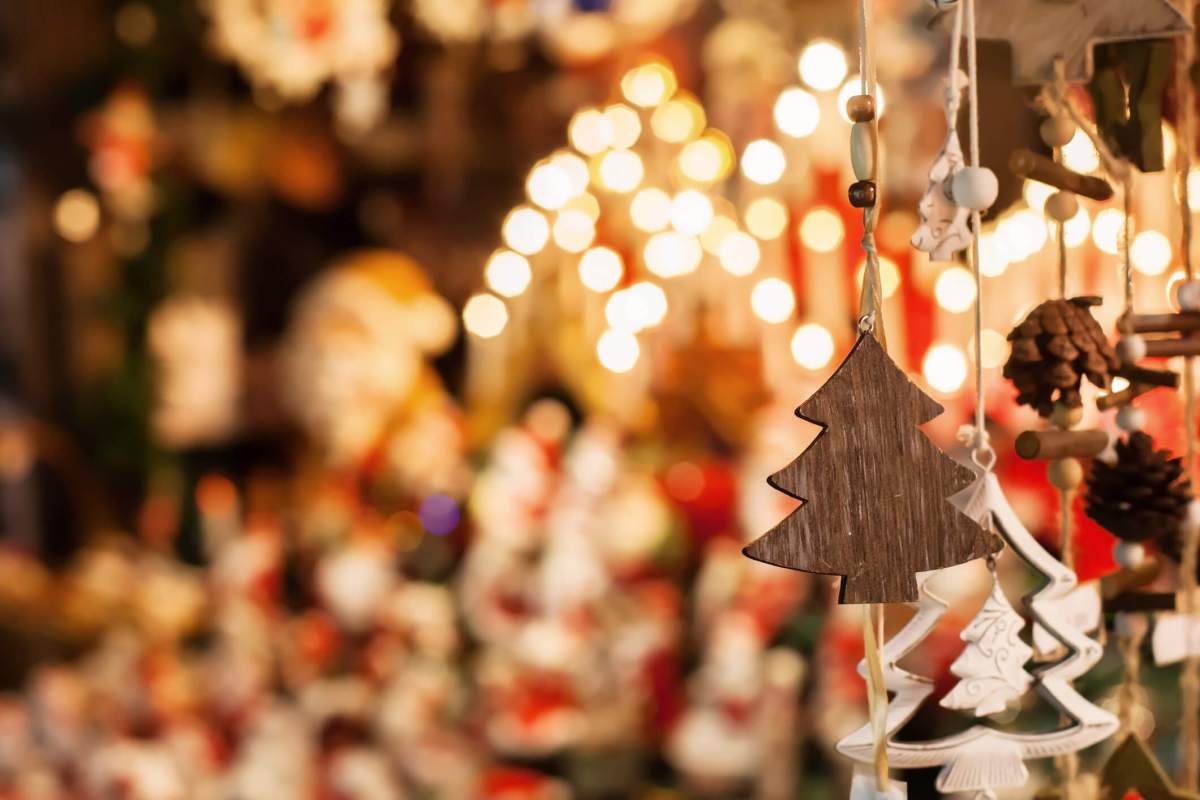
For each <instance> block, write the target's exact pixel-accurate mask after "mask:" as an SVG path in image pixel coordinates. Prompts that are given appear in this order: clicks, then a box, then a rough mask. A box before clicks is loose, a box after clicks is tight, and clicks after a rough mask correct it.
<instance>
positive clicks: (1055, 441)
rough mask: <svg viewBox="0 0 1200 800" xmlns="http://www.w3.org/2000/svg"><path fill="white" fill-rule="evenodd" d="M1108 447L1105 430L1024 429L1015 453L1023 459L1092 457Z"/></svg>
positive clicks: (1018, 438)
mask: <svg viewBox="0 0 1200 800" xmlns="http://www.w3.org/2000/svg"><path fill="white" fill-rule="evenodd" d="M1107 447H1108V433H1107V432H1106V431H1099V430H1090V431H1060V430H1053V429H1051V430H1044V431H1025V432H1024V433H1022V434H1021V435H1020V436H1018V437H1017V443H1016V450H1017V455H1019V456H1020V457H1021V458H1024V459H1035V458H1036V459H1044V460H1053V459H1056V458H1092V457H1093V456H1097V455H1099V454H1100V453H1102V452H1104V450H1105V449H1106V448H1107Z"/></svg>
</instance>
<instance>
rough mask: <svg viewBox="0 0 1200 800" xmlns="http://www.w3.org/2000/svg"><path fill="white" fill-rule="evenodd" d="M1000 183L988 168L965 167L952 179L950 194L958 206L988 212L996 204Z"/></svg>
mask: <svg viewBox="0 0 1200 800" xmlns="http://www.w3.org/2000/svg"><path fill="white" fill-rule="evenodd" d="M999 193H1000V182H999V181H998V180H996V173H994V172H992V171H991V170H990V169H988V168H987V167H964V168H963V169H960V170H959V171H958V172H956V173H954V177H953V178H951V179H950V194H951V196H952V197H953V199H954V202H955V204H956V205H959V206H962V207H963V208H969V209H971V210H972V211H986V210H988V209H989V208H991V207H992V203H994V202H996V196H997V195H998V194H999Z"/></svg>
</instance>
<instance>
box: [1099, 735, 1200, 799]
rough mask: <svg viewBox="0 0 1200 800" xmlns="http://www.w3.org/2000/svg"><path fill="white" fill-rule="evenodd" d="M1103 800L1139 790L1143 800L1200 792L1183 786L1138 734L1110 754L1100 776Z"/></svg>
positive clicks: (1189, 797) (1181, 796)
mask: <svg viewBox="0 0 1200 800" xmlns="http://www.w3.org/2000/svg"><path fill="white" fill-rule="evenodd" d="M1100 783H1101V789H1100V796H1101V798H1103V800H1123V798H1124V797H1126V795H1127V794H1128V793H1129V792H1137V794H1138V795H1140V796H1141V797H1142V798H1144V800H1200V795H1198V794H1196V793H1195V792H1190V791H1188V790H1187V789H1180V788H1179V787H1177V786H1176V785H1175V783H1174V781H1172V780H1171V779H1170V777H1168V775H1167V772H1166V770H1164V769H1163V767H1162V764H1159V763H1158V759H1156V758H1155V757H1154V754H1153V753H1152V752H1150V748H1149V746H1148V745H1147V744H1146V743H1145V742H1144V741H1143V740H1142V739H1141V738H1140V737H1138V736H1127V737H1125V740H1124V741H1123V742H1121V743H1120V744H1119V745H1117V749H1116V750H1114V751H1113V752H1112V755H1110V756H1109V757H1108V762H1107V763H1105V765H1104V771H1103V772H1102V773H1101V777H1100Z"/></svg>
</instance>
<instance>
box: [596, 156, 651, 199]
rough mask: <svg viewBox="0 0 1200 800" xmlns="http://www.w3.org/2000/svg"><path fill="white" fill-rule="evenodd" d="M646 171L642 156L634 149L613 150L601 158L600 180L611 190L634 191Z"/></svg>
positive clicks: (621, 192) (620, 192)
mask: <svg viewBox="0 0 1200 800" xmlns="http://www.w3.org/2000/svg"><path fill="white" fill-rule="evenodd" d="M644 172H645V168H644V167H643V166H642V159H641V157H640V156H638V154H637V153H635V152H633V151H632V150H613V151H611V152H608V153H605V154H604V156H603V158H601V159H600V182H601V184H602V185H603V186H604V188H606V189H608V190H609V191H611V192H617V193H619V194H624V193H625V192H632V191H633V190H634V189H636V188H637V187H638V184H640V183H641V182H642V176H643V174H644Z"/></svg>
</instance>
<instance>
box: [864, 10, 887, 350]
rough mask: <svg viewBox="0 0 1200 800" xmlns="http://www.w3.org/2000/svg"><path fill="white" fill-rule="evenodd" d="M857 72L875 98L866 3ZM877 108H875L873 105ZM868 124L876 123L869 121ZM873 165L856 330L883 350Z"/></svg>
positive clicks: (878, 193)
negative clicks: (872, 195) (872, 198)
mask: <svg viewBox="0 0 1200 800" xmlns="http://www.w3.org/2000/svg"><path fill="white" fill-rule="evenodd" d="M858 19H859V28H858V72H859V82H860V89H861V93H862V94H864V95H867V96H870V97H874V96H875V59H874V57H873V55H872V53H871V41H870V34H871V30H870V8H869V6H868V0H859V3H858ZM876 108H878V105H876ZM872 124H878V123H877V122H873V123H872ZM874 156H875V164H876V167H875V169H876V179H875V187H876V191H875V197H876V198H877V200H876V202H875V203H874V204H873V205H871V206H868V207H867V208H864V209H863V236H862V242H861V245H862V249H863V253H864V255H865V256H866V261H865V266H864V268H863V285H862V294H861V296H860V300H859V315H860V316H859V326H858V327H859V331H860V332H861V333H873V334H874V335H875V338H876V339H878V340H879V343H880V344H881V345H883V346H884V349H887V335H886V333H885V331H884V324H883V281H882V278H881V277H880V274H879V251H878V249H877V247H876V244H875V228H876V225H877V224H878V222H879V206H880V201H881V200H882V197H883V190H882V186H881V184H880V181H879V178H878V176H879V174H881V173H882V171H883V170H882V168H881V166H880V159H879V152H878V149H876V152H875V153H874Z"/></svg>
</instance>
